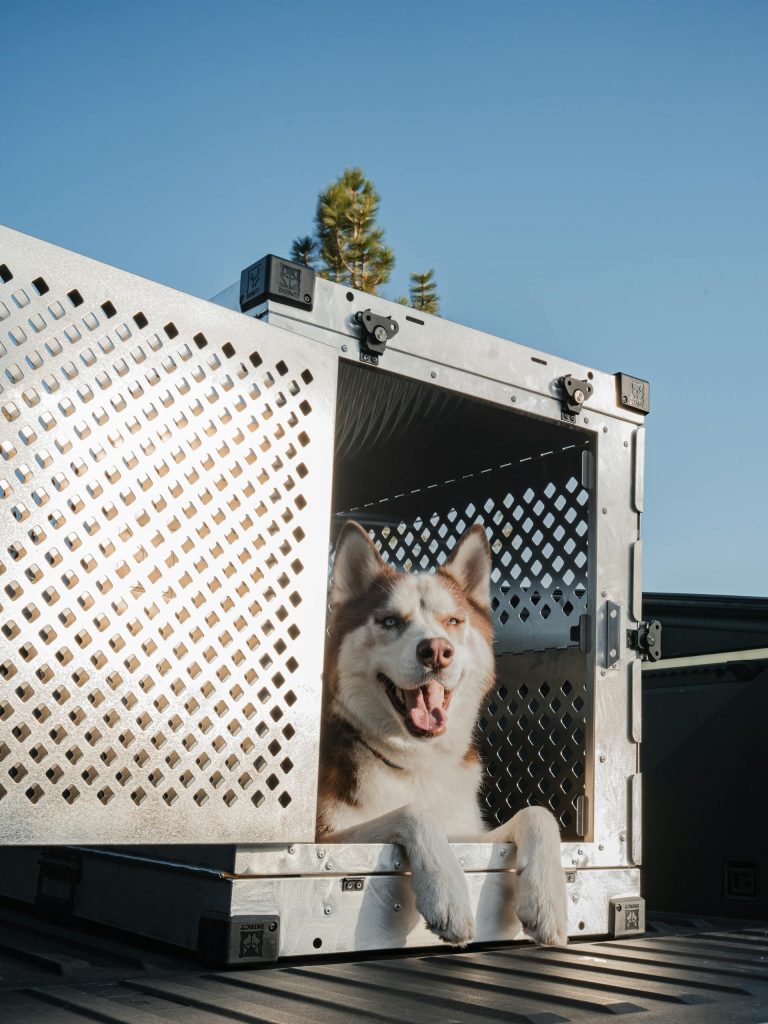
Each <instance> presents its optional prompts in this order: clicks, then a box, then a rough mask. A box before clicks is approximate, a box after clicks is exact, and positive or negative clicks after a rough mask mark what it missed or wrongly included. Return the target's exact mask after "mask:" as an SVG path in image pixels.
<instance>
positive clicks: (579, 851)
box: [576, 847, 584, 857]
mask: <svg viewBox="0 0 768 1024" xmlns="http://www.w3.org/2000/svg"><path fill="white" fill-rule="evenodd" d="M576 852H577V853H578V855H579V856H580V857H581V856H582V854H583V853H584V851H583V850H582V848H581V847H579V848H578V850H577V851H576Z"/></svg>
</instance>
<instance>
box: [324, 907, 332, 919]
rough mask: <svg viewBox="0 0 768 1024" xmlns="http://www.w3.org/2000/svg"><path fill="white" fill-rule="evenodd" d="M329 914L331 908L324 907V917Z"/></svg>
mask: <svg viewBox="0 0 768 1024" xmlns="http://www.w3.org/2000/svg"><path fill="white" fill-rule="evenodd" d="M330 912H331V908H330V907H326V908H325V910H324V911H323V913H324V914H325V916H326V917H327V916H328V915H329V914H330Z"/></svg>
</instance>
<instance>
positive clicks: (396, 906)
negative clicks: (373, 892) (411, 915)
mask: <svg viewBox="0 0 768 1024" xmlns="http://www.w3.org/2000/svg"><path fill="white" fill-rule="evenodd" d="M392 909H393V910H394V912H395V913H396V914H399V913H400V904H399V903H395V905H394V906H393V907H392Z"/></svg>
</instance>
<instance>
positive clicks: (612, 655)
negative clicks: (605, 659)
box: [610, 648, 616, 658]
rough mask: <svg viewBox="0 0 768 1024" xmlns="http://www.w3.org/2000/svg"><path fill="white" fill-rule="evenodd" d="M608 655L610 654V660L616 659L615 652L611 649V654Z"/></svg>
mask: <svg viewBox="0 0 768 1024" xmlns="http://www.w3.org/2000/svg"><path fill="white" fill-rule="evenodd" d="M610 653H611V657H612V658H615V657H616V651H615V650H614V649H613V648H611V652H610Z"/></svg>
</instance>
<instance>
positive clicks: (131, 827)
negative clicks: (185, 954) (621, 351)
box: [0, 229, 647, 959]
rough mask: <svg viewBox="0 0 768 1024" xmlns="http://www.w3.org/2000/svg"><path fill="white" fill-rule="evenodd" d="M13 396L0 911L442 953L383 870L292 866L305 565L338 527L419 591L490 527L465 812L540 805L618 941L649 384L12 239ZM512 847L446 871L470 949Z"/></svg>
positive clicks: (631, 774)
mask: <svg viewBox="0 0 768 1024" xmlns="http://www.w3.org/2000/svg"><path fill="white" fill-rule="evenodd" d="M227 307H228V308H227ZM243 311H245V312H243ZM0 373H1V377H0V411H1V412H2V416H1V417H0V430H1V431H2V435H1V438H0V456H2V458H1V460H0V522H1V523H2V526H0V538H1V540H2V544H1V546H0V572H2V581H0V586H1V587H2V592H1V598H2V611H1V612H0V629H2V633H1V634H0V639H1V640H2V657H1V658H0V722H1V723H2V733H1V734H0V841H1V842H2V843H4V844H7V845H8V847H9V848H11V849H8V850H7V851H6V853H5V855H4V861H3V863H4V865H5V867H4V871H3V889H4V891H5V892H6V893H9V892H13V893H15V894H16V895H19V894H20V893H26V895H27V896H28V897H29V898H31V899H37V900H41V901H50V900H53V901H54V902H56V901H58V902H60V903H63V904H65V905H67V906H69V907H71V908H74V910H75V912H77V913H82V914H83V915H84V916H89V917H92V918H95V919H97V920H102V921H106V922H108V923H115V924H122V925H124V926H128V927H131V928H134V929H135V930H137V931H142V932H145V933H148V934H153V935H157V936H158V937H161V938H170V939H171V940H172V941H176V942H180V943H181V944H184V945H189V946H193V947H194V946H196V945H197V944H198V942H199V941H203V940H201V939H200V938H199V936H201V935H202V934H203V932H205V935H206V936H210V935H211V934H214V933H215V934H216V935H219V934H224V935H225V939H224V940H222V941H225V942H230V941H232V942H233V943H234V945H233V947H232V948H233V949H234V948H235V947H237V948H241V947H239V946H237V944H238V942H239V941H240V939H238V938H232V934H234V933H233V932H231V926H232V922H233V921H234V922H236V923H237V922H241V921H243V920H244V922H245V923H242V924H241V925H238V927H240V931H238V932H237V935H239V936H240V937H241V938H242V936H244V935H245V936H247V935H248V934H250V935H251V939H249V940H248V941H246V940H245V939H243V940H242V941H243V943H244V945H243V946H242V948H243V949H245V952H244V953H243V956H244V958H251V959H254V958H255V959H258V958H259V956H263V957H267V956H272V955H276V954H277V953H278V952H279V953H280V955H288V954H292V953H296V954H305V953H308V954H311V953H312V952H313V951H315V952H316V951H318V950H320V951H322V952H324V953H325V952H329V951H330V952H336V951H345V950H350V949H364V948H382V947H396V946H400V945H406V944H410V945H413V944H424V943H427V942H430V941H436V940H434V939H433V937H432V936H431V935H430V934H429V933H427V932H426V931H425V930H424V929H423V926H421V925H419V922H418V921H416V920H414V915H415V912H414V911H413V910H412V907H411V903H410V902H409V889H408V883H407V879H404V878H403V872H404V871H405V870H406V869H407V865H404V864H402V863H401V855H400V854H399V851H398V850H397V848H395V847H380V848H371V847H337V848H336V849H334V848H333V847H332V846H330V845H328V844H326V845H325V846H322V847H320V846H316V845H315V844H314V817H315V800H316V789H317V770H318V765H317V759H318V741H319V724H320V701H321V670H322V651H323V637H324V611H323V609H324V607H325V598H326V591H327V582H328V551H329V544H330V545H331V547H332V545H333V540H334V538H335V536H336V533H337V531H338V529H339V527H340V525H341V524H342V523H343V522H344V520H345V519H348V518H354V519H357V520H358V521H359V522H361V523H363V524H364V525H365V526H366V527H367V528H368V529H369V530H370V532H371V536H372V537H373V538H374V540H375V541H376V543H377V545H378V546H379V547H380V550H381V551H382V554H383V556H384V557H385V558H386V559H388V560H389V561H391V562H393V563H394V564H397V565H400V566H404V567H406V568H418V569H430V568H434V567H436V566H437V565H439V564H440V563H441V562H442V561H443V560H444V559H445V558H446V557H447V555H448V553H449V552H450V550H451V548H452V546H453V544H454V543H455V542H456V539H457V538H458V536H459V535H460V534H461V532H462V530H463V529H464V528H465V527H466V526H468V525H470V524H471V523H474V522H480V523H482V524H483V525H484V526H485V528H486V531H487V533H488V537H489V540H490V542H491V546H492V552H493V557H494V569H493V590H494V613H495V616H496V627H497V629H496V637H497V639H496V649H497V662H498V683H497V686H496V688H495V690H494V692H493V693H492V694H491V696H490V699H489V700H488V702H487V705H486V707H485V709H484V711H483V714H482V716H481V720H480V723H479V737H480V742H481V746H482V748H483V752H484V755H485V760H486V764H487V778H486V785H485V790H484V794H483V799H484V801H485V807H486V812H487V817H488V819H489V822H491V821H503V820H504V819H505V818H507V817H509V816H510V815H511V814H512V813H514V811H516V810H518V809H519V808H520V807H522V806H524V805H525V804H526V803H540V804H545V805H548V806H549V807H551V808H552V810H553V811H554V813H555V814H556V816H557V817H558V818H559V820H560V823H561V828H562V834H563V839H564V842H563V847H562V849H563V865H564V868H565V869H566V870H567V872H568V880H569V893H570V894H571V895H572V897H573V899H572V901H571V904H570V909H571V921H570V927H571V931H572V933H573V934H600V933H605V932H608V931H613V932H620V931H621V930H622V927H624V925H626V927H628V928H629V929H632V928H637V927H638V926H639V918H638V916H637V914H636V909H637V907H638V906H639V901H638V896H639V871H638V865H639V863H640V850H641V833H640V785H639V783H640V779H639V774H638V744H639V741H640V653H639V651H638V645H639V641H641V640H642V639H643V637H644V628H643V624H642V623H641V614H642V612H641V577H640V566H641V542H640V540H639V521H640V513H641V512H642V508H643V451H644V426H643V422H644V415H645V412H646V411H647V384H645V382H643V381H640V380H638V379H636V378H632V377H628V376H626V375H624V374H615V375H614V374H607V373H600V372H598V371H596V370H593V369H591V368H587V367H585V366H581V365H577V364H573V363H570V362H568V361H566V360H564V359H560V358H557V357H553V356H550V355H545V354H542V353H540V352H536V351H534V350H531V349H528V348H525V347H523V346H520V345H517V344H514V343H512V342H509V341H504V340H502V339H499V338H495V337H491V336H489V335H486V334H482V333H480V332H478V331H474V330H471V329H468V328H465V327H461V326H459V325H456V324H453V323H450V322H448V321H446V320H443V319H441V318H438V317H432V316H428V315H427V314H422V313H415V312H414V311H413V310H410V309H408V308H407V307H404V306H401V305H398V304H395V303H391V302H387V301H386V300H383V299H379V298H377V297H372V296H368V295H365V294H364V293H359V292H355V291H350V290H348V289H347V288H345V287H344V286H341V285H336V284H332V283H330V282H328V281H325V280H322V279H319V278H315V276H314V274H312V272H311V271H308V270H307V269H306V268H300V267H298V266H296V265H293V264H290V263H288V262H287V261H281V260H277V259H275V258H272V257H270V258H267V259H266V260H264V261H261V262H260V263H259V264H255V265H254V266H253V267H251V268H248V269H247V270H246V271H244V272H243V275H242V278H241V282H240V283H239V284H238V285H233V286H232V287H231V288H230V289H227V290H226V291H225V292H223V293H222V294H221V295H219V296H217V297H216V298H215V299H214V300H213V301H212V302H205V301H202V300H200V299H196V298H192V297H190V296H186V295H183V294H180V293H178V292H175V291H173V290H171V289H169V288H166V287H163V286H161V285H158V284H155V283H153V282H150V281H147V280H144V279H141V278H138V277H135V276H133V275H131V274H127V273H125V272H122V271H119V270H115V269H114V268H111V267H108V266H105V265H103V264H100V263H96V262H94V261H92V260H89V259H86V258H84V257H81V256H79V255H76V254H74V253H71V252H67V251H65V250H62V249H59V248H56V247H54V246H51V245H49V244H47V243H44V242H41V241H38V240H35V239H32V238H29V237H27V236H24V235H20V234H18V233H17V232H14V231H10V230H7V229H3V230H2V231H1V232H0ZM201 843H204V844H211V845H210V846H200V845H199V844H201ZM66 844H69V845H70V847H72V846H75V847H77V849H76V850H73V849H70V850H69V851H66V852H65V851H63V850H61V849H59V847H63V846H64V845H66ZM128 844H141V848H133V849H126V847H127V845H128ZM168 844H179V845H178V846H170V845H168ZM193 844H197V845H193ZM214 844H215V845H214ZM225 844H226V845H225ZM41 845H44V846H45V847H47V848H48V849H47V852H45V854H43V855H41V854H40V853H39V851H38V850H37V849H35V850H32V851H30V850H29V849H26V850H25V849H24V847H40V846H41ZM94 847H105V848H104V849H94ZM106 847H109V849H106ZM51 848H54V849H51ZM508 852H509V851H506V850H505V851H502V850H500V849H498V848H495V847H493V846H491V845H489V844H478V845H477V846H475V847H471V848H466V847H462V859H463V860H464V864H465V870H466V871H467V878H468V881H469V884H470V889H471V892H472V894H473V899H475V900H476V902H477V905H478V908H479V909H478V925H479V929H478V938H483V939H495V938H509V937H515V936H516V935H519V934H520V929H519V923H518V922H517V921H516V919H514V920H513V919H510V920H507V919H505V918H504V915H503V914H500V911H499V910H498V907H499V905H500V902H501V901H500V900H499V899H496V898H493V899H491V898H490V895H492V894H493V893H496V894H498V892H499V891H500V890H502V889H503V888H504V886H505V885H506V884H507V882H508V879H509V874H508V872H507V871H505V870H503V869H504V867H505V864H504V859H503V858H504V856H506V855H507V853H508ZM73 865H75V866H73ZM339 876H341V881H339ZM150 879H153V880H154V881H151V882H150V881H149V880H150ZM358 882H360V883H362V884H361V885H360V886H358V884H357V883H358ZM347 883H348V884H347ZM107 893H109V896H107V895H106V894H107ZM190 893H194V894H195V896H194V899H190V896H189V894H190ZM150 894H151V895H150ZM158 894H162V896H159V895H158ZM374 897H375V898H374ZM627 898H629V902H628V900H627ZM166 904H167V905H166ZM395 905H397V906H398V907H399V908H400V910H398V911H394V910H393V908H394V906H395ZM616 905H618V906H621V908H622V910H621V911H616V910H615V909H614V908H615V906H616ZM158 907H163V909H162V912H158ZM408 908H410V909H408ZM406 910H407V913H406V912H405V911H406ZM249 915H250V916H249ZM254 915H255V917H254ZM396 915H399V916H396ZM512 917H513V918H514V915H512ZM625 918H626V920H625ZM201 921H204V922H208V923H207V924H206V925H205V928H201ZM210 922H213V924H211V923H210ZM222 922H224V923H223V924H222ZM249 922H250V923H249ZM254 922H255V923H254ZM308 922H311V926H310V925H309V923H308ZM268 926H272V927H273V932H272V933H269V934H271V938H269V935H268V933H267V932H266V931H265V930H264V929H265V928H267V927H268ZM206 929H207V930H206ZM211 929H213V931H211ZM221 929H224V931H223V932H222V931H221ZM249 929H250V931H249ZM253 929H256V930H257V931H258V933H259V935H260V936H262V935H263V936H267V939H268V941H267V940H266V939H265V943H264V944H262V943H261V939H259V942H255V940H253V938H252V936H253V934H255V933H254V932H253ZM275 931H276V932H278V936H279V938H278V937H276V936H275V934H274V932H275ZM208 941H209V940H208V938H205V940H204V941H203V944H204V945H205V944H206V943H207V942H208ZM211 941H213V940H211ZM257 950H258V951H259V952H256V951H257ZM238 956H239V954H236V953H233V954H232V957H233V958H234V959H238Z"/></svg>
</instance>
